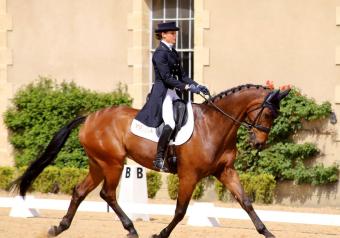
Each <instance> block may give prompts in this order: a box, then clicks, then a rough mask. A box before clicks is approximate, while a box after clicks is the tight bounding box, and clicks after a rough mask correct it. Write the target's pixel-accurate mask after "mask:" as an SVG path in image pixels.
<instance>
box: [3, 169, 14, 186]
mask: <svg viewBox="0 0 340 238" xmlns="http://www.w3.org/2000/svg"><path fill="white" fill-rule="evenodd" d="M14 176H15V168H13V167H0V189H3V190H8V189H9V185H10V183H11V182H12V181H13V180H14Z"/></svg>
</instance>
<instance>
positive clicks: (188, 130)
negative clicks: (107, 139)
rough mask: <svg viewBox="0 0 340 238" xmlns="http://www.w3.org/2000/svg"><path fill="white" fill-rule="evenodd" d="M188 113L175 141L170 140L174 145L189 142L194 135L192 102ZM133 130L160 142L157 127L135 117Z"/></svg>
mask: <svg viewBox="0 0 340 238" xmlns="http://www.w3.org/2000/svg"><path fill="white" fill-rule="evenodd" d="M187 113H188V120H187V122H186V123H185V125H184V126H182V128H181V129H180V130H179V132H178V133H177V136H176V138H175V141H170V144H172V145H181V144H184V143H185V142H187V140H189V138H190V137H191V135H192V132H193V130H194V113H193V111H192V105H191V102H188V103H187ZM130 130H131V132H132V133H133V134H134V135H136V136H139V137H143V138H145V139H148V140H152V141H154V142H158V140H159V137H158V136H157V133H156V128H154V127H148V126H146V125H144V124H143V123H141V122H140V121H138V120H136V119H133V121H132V123H131V127H130Z"/></svg>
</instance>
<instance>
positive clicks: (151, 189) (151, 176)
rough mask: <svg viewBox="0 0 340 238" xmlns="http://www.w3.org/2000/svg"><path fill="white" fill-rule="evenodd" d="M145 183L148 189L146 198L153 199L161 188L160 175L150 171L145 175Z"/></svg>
mask: <svg viewBox="0 0 340 238" xmlns="http://www.w3.org/2000/svg"><path fill="white" fill-rule="evenodd" d="M146 182H147V188H148V198H154V197H155V196H156V194H157V192H158V190H159V189H160V188H161V186H162V175H161V174H160V173H158V172H155V171H151V170H150V171H148V172H147V173H146Z"/></svg>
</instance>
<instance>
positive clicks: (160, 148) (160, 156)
mask: <svg viewBox="0 0 340 238" xmlns="http://www.w3.org/2000/svg"><path fill="white" fill-rule="evenodd" d="M172 131H173V130H172V128H171V127H170V126H169V125H165V126H164V128H163V131H162V134H161V136H160V137H159V141H158V145H157V154H156V159H155V160H154V161H153V165H154V167H155V168H156V169H159V170H160V171H163V172H169V168H168V167H167V166H166V164H165V151H166V149H167V147H168V144H169V141H170V137H171V134H172Z"/></svg>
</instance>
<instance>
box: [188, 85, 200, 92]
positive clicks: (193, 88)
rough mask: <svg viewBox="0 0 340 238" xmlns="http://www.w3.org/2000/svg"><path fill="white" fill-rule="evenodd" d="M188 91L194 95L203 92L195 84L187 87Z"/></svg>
mask: <svg viewBox="0 0 340 238" xmlns="http://www.w3.org/2000/svg"><path fill="white" fill-rule="evenodd" d="M187 89H188V90H189V91H190V92H192V93H200V92H201V90H200V89H199V88H198V87H196V86H195V85H194V84H190V85H189V86H188V87H187Z"/></svg>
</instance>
